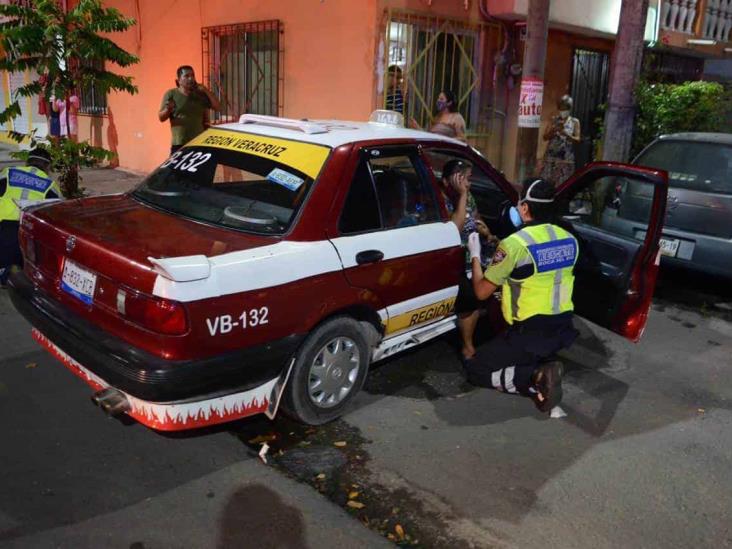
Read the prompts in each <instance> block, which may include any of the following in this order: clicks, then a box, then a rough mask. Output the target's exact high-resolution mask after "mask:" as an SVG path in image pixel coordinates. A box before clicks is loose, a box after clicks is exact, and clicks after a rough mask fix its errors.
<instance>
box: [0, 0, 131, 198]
mask: <svg viewBox="0 0 732 549" xmlns="http://www.w3.org/2000/svg"><path fill="white" fill-rule="evenodd" d="M0 21H2V22H0V46H2V52H1V53H0V70H4V71H8V72H23V71H28V70H30V71H34V73H35V74H38V75H40V76H39V77H38V78H36V79H35V80H33V81H32V82H30V83H28V84H26V85H25V86H22V87H20V88H18V89H17V90H15V93H14V96H13V97H12V101H11V103H10V104H9V105H8V106H7V107H6V108H5V109H4V110H3V111H2V112H0V123H2V122H8V121H10V120H12V119H13V118H15V117H18V116H20V114H21V111H20V100H22V99H23V98H26V97H34V96H41V97H42V98H43V100H44V101H47V102H48V101H49V99H50V97H51V96H55V97H59V98H61V97H63V98H66V100H67V101H68V98H69V97H70V96H71V95H73V94H74V93H76V91H77V90H80V89H82V88H83V87H85V86H88V85H94V87H95V88H96V89H98V90H100V91H101V92H102V93H107V92H109V91H121V92H126V93H130V94H134V93H136V92H137V87H136V86H135V85H134V84H133V83H132V78H131V77H129V76H123V75H119V74H116V73H114V72H111V71H109V70H107V68H106V66H105V64H106V63H114V64H116V65H118V66H120V67H127V66H129V65H131V64H133V63H137V61H138V59H137V57H135V56H134V55H132V54H130V53H128V52H126V51H125V50H123V49H122V48H120V47H119V46H117V44H115V43H114V42H113V41H112V40H111V39H109V38H107V37H106V36H104V35H106V34H109V33H115V32H122V31H125V30H127V29H129V28H130V27H131V26H133V25H134V24H135V20H134V19H131V18H127V17H124V16H123V15H122V14H121V13H120V12H119V11H118V10H116V9H114V8H105V7H103V6H102V2H101V0H79V2H78V3H77V4H76V5H75V6H74V7H73V8H71V9H68V10H65V9H64V8H63V7H62V6H61V3H60V2H58V1H57V0H34V1H33V2H27V3H26V2H24V3H11V4H0ZM99 67H102V68H99ZM68 107H69V106H68V103H67V108H66V120H62V121H61V123H62V124H66V126H67V128H68V116H69V111H70V109H69V108H68ZM67 133H68V132H67ZM11 135H12V136H13V137H14V138H15V139H16V140H18V141H20V140H21V139H22V138H23V137H25V136H23V135H20V134H17V133H14V132H11ZM31 143H32V145H37V144H38V140H36V138H35V135H31ZM45 148H46V149H47V150H48V151H49V152H50V153H51V156H52V158H54V166H55V168H56V169H57V170H59V173H60V177H59V179H60V180H61V181H62V182H64V183H62V185H63V187H64V193H66V195H67V196H76V195H78V194H79V188H78V187H79V185H78V181H79V178H78V173H79V168H80V167H84V166H89V165H94V164H96V163H97V162H99V161H100V160H103V159H105V158H111V156H110V155H111V154H112V153H110V152H109V151H105V150H104V149H101V148H99V147H92V146H91V145H89V144H88V143H73V142H72V141H71V140H69V139H66V138H60V139H58V140H53V141H51V142H50V143H48V144H46V145H45Z"/></svg>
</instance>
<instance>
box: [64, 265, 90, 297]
mask: <svg viewBox="0 0 732 549" xmlns="http://www.w3.org/2000/svg"><path fill="white" fill-rule="evenodd" d="M96 285H97V275H95V274H94V273H91V272H89V271H87V270H86V269H84V268H82V267H80V266H79V265H77V264H76V263H74V262H73V261H71V260H69V259H66V260H64V270H63V273H62V274H61V289H62V290H64V291H65V292H67V293H69V294H71V295H73V296H74V297H76V298H77V299H80V300H81V301H83V302H84V303H86V304H87V305H91V304H92V302H93V301H94V288H96Z"/></svg>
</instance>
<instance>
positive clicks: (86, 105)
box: [79, 59, 107, 116]
mask: <svg viewBox="0 0 732 549" xmlns="http://www.w3.org/2000/svg"><path fill="white" fill-rule="evenodd" d="M79 62H80V63H83V64H84V65H86V66H87V67H89V68H92V69H96V70H99V71H101V70H104V61H101V60H99V59H95V60H83V61H79ZM79 101H80V103H79V113H81V114H90V115H97V116H99V115H105V114H107V94H106V93H105V92H103V91H102V90H100V89H99V86H98V85H95V84H94V83H93V82H92V83H89V84H85V85H83V86H82V87H81V89H80V90H79Z"/></svg>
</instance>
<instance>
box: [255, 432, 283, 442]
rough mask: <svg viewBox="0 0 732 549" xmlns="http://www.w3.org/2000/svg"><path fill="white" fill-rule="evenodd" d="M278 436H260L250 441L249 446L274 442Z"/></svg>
mask: <svg viewBox="0 0 732 549" xmlns="http://www.w3.org/2000/svg"><path fill="white" fill-rule="evenodd" d="M276 438H277V435H275V434H273V433H270V434H268V435H259V436H256V437H254V438H252V439H250V440H249V444H262V443H263V442H272V441H273V440H274V439H276Z"/></svg>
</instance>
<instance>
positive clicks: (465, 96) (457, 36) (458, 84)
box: [379, 9, 503, 155]
mask: <svg viewBox="0 0 732 549" xmlns="http://www.w3.org/2000/svg"><path fill="white" fill-rule="evenodd" d="M385 16H386V25H385V28H386V35H385V42H384V43H385V45H386V47H384V52H383V56H384V57H383V72H384V74H385V81H384V88H385V87H386V86H387V85H388V83H387V82H386V79H387V78H388V76H387V75H386V73H387V70H388V67H391V66H395V65H396V66H397V67H399V68H400V69H401V70H402V78H403V94H404V117H405V120H407V121H410V120H413V121H414V122H416V123H417V124H418V125H419V126H420V127H422V128H429V127H430V126H431V125H432V121H433V119H434V117H435V115H436V110H435V103H436V100H437V96H438V95H439V93H440V91H442V90H452V91H453V92H454V93H455V95H456V97H457V101H458V105H457V110H458V111H459V112H460V114H462V115H463V118H465V122H466V126H467V132H466V137H467V139H468V142H469V143H470V144H471V145H473V146H475V147H476V148H478V149H481V150H482V151H483V152H484V154H486V155H488V152H489V149H490V148H491V146H490V145H491V139H490V138H491V130H492V129H493V125H494V118H495V104H494V103H495V101H494V100H495V90H494V88H493V85H492V84H493V83H492V80H491V79H490V78H488V79H486V78H484V77H483V75H485V74H491V73H492V63H493V59H494V55H495V53H496V52H497V50H498V48H499V45H500V42H501V40H502V32H503V29H502V28H501V27H500V26H499V25H495V24H489V23H482V22H470V21H463V20H459V19H450V18H445V17H440V16H437V15H431V14H423V13H418V12H411V11H406V10H396V9H388V10H386V12H385ZM379 91H384V94H383V97H384V99H383V103H382V105H383V107H382V108H385V107H386V103H387V93H386V91H385V90H382V89H380V90H379Z"/></svg>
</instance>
